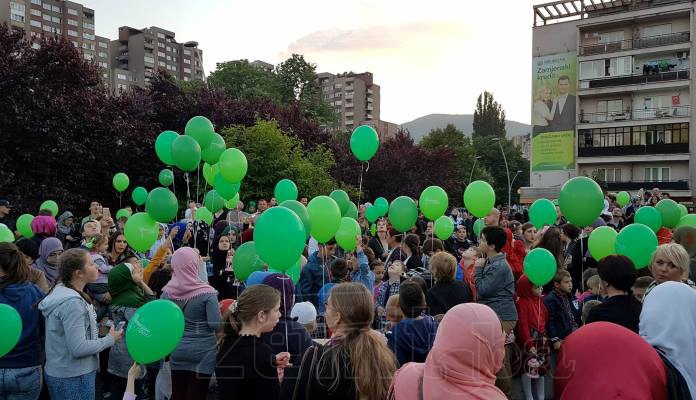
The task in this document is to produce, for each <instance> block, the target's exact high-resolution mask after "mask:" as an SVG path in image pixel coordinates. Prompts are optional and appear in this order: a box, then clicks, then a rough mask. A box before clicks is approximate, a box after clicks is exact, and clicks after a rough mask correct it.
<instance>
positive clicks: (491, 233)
mask: <svg viewBox="0 0 696 400" xmlns="http://www.w3.org/2000/svg"><path fill="white" fill-rule="evenodd" d="M481 235H482V236H483V238H484V239H485V240H486V243H488V244H489V245H491V246H493V247H494V248H495V251H497V252H500V251H502V250H503V246H505V243H506V242H507V235H506V234H505V230H504V229H503V228H501V227H498V226H487V227H485V228H483V229H481Z"/></svg>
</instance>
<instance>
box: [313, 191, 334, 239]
mask: <svg viewBox="0 0 696 400" xmlns="http://www.w3.org/2000/svg"><path fill="white" fill-rule="evenodd" d="M307 212H308V213H309V219H310V220H311V221H312V230H311V232H310V234H311V235H312V237H313V238H315V239H316V240H317V242H319V243H326V242H328V241H329V240H331V238H332V237H334V235H335V234H336V231H337V230H338V227H339V226H340V225H341V210H340V208H339V207H338V204H336V202H335V201H334V199H332V198H331V197H329V196H317V197H315V198H313V199H312V201H310V202H309V204H307Z"/></svg>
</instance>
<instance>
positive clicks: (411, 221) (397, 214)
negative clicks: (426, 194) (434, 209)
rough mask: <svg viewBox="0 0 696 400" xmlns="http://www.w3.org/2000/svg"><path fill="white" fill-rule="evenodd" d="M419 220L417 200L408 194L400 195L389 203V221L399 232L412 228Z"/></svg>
mask: <svg viewBox="0 0 696 400" xmlns="http://www.w3.org/2000/svg"><path fill="white" fill-rule="evenodd" d="M416 220H418V207H417V206H416V202H415V201H413V199H412V198H410V197H408V196H399V197H397V198H396V199H394V201H392V202H391V204H390V205H389V221H390V222H391V224H392V226H393V227H394V229H396V230H397V231H399V232H406V231H408V230H410V229H411V228H412V227H413V225H415V224H416Z"/></svg>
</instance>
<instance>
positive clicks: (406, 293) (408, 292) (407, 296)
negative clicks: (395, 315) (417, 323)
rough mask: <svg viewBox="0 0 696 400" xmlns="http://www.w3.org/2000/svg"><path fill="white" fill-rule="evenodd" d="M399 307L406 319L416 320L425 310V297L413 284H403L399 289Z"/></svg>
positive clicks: (418, 287) (417, 286) (415, 284)
mask: <svg viewBox="0 0 696 400" xmlns="http://www.w3.org/2000/svg"><path fill="white" fill-rule="evenodd" d="M399 307H401V312H403V313H404V316H405V317H406V318H416V317H418V316H420V315H421V313H422V312H423V311H424V310H425V308H426V306H425V295H424V294H423V290H422V289H421V287H420V286H419V285H418V284H417V283H415V282H408V281H406V282H404V283H402V284H401V286H400V287H399Z"/></svg>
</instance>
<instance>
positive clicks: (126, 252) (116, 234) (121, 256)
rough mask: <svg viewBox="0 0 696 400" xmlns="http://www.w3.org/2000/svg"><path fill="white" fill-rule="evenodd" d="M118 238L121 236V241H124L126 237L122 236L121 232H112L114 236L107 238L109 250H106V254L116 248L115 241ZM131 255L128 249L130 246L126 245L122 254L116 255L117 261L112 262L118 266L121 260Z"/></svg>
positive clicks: (130, 250)
mask: <svg viewBox="0 0 696 400" xmlns="http://www.w3.org/2000/svg"><path fill="white" fill-rule="evenodd" d="M119 236H123V240H126V235H124V234H123V232H114V234H113V235H111V236H110V237H109V248H108V249H107V252H109V253H111V252H112V251H114V247H115V246H116V239H118V237H119ZM126 243H128V242H126ZM132 254H133V250H132V249H131V248H130V245H127V246H126V249H125V250H123V253H121V254H119V255H118V259H116V260H112V261H114V262H115V263H116V264H120V263H122V262H123V260H125V259H126V258H128V257H129V256H131V255H132Z"/></svg>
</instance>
